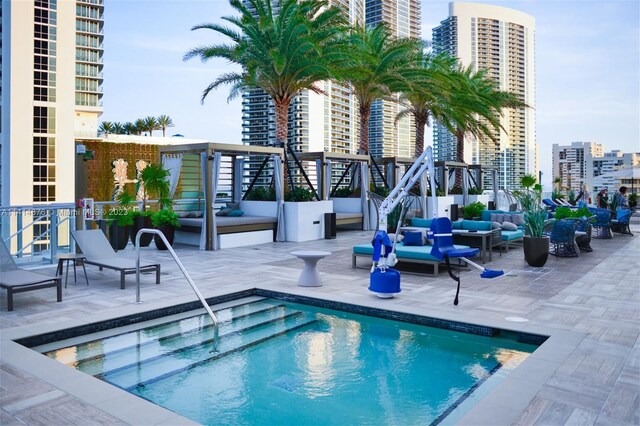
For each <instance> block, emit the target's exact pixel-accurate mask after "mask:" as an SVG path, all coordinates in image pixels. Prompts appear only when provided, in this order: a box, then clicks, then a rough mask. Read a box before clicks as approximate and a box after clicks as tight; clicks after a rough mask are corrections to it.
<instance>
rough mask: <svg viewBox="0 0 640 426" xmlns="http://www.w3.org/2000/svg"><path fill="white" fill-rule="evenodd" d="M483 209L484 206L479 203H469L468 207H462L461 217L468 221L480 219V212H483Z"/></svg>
mask: <svg viewBox="0 0 640 426" xmlns="http://www.w3.org/2000/svg"><path fill="white" fill-rule="evenodd" d="M484 208H485V205H484V204H483V203H481V202H479V201H476V202H475V203H471V204H469V205H468V206H464V207H463V208H462V217H464V218H465V219H469V220H472V219H474V218H476V217H480V216H482V211H483V210H484Z"/></svg>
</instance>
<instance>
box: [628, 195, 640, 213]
mask: <svg viewBox="0 0 640 426" xmlns="http://www.w3.org/2000/svg"><path fill="white" fill-rule="evenodd" d="M637 205H638V194H637V193H636V192H634V193H632V194H630V195H629V208H632V209H633V208H635V207H636V206H637Z"/></svg>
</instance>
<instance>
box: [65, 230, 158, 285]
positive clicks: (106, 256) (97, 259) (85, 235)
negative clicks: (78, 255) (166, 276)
mask: <svg viewBox="0 0 640 426" xmlns="http://www.w3.org/2000/svg"><path fill="white" fill-rule="evenodd" d="M71 235H73V238H74V239H75V240H76V243H78V247H80V250H82V254H84V255H85V256H86V258H87V260H86V261H85V263H86V264H87V265H95V266H98V267H99V268H100V270H101V271H102V268H107V269H114V270H116V271H119V272H120V288H121V289H124V277H125V275H131V274H135V273H136V261H135V259H133V257H125V256H119V255H118V254H117V253H116V252H115V251H113V247H111V244H109V241H108V240H107V237H106V236H105V235H104V234H103V233H102V231H100V230H99V229H92V230H87V231H72V232H71ZM149 271H155V272H156V284H160V264H159V263H143V262H142V261H141V262H140V272H149Z"/></svg>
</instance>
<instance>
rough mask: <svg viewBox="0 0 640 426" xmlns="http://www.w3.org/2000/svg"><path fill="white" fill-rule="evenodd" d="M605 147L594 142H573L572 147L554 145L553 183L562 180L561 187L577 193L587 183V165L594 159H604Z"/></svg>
mask: <svg viewBox="0 0 640 426" xmlns="http://www.w3.org/2000/svg"><path fill="white" fill-rule="evenodd" d="M603 155H604V147H603V146H602V145H600V144H597V143H594V142H572V143H571V145H559V144H557V143H554V144H553V182H554V185H555V181H556V179H557V178H560V179H561V182H560V183H559V184H560V187H561V188H563V189H565V188H566V189H567V190H572V191H575V192H576V193H577V192H579V191H580V190H581V189H582V184H583V183H586V181H587V178H588V176H589V175H588V174H587V167H588V166H587V164H588V163H589V159H590V158H593V157H602V156H603Z"/></svg>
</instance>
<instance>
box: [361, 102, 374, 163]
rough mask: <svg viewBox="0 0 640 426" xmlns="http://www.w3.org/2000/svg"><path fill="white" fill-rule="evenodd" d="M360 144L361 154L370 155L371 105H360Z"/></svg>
mask: <svg viewBox="0 0 640 426" xmlns="http://www.w3.org/2000/svg"><path fill="white" fill-rule="evenodd" d="M359 112H360V144H359V146H358V153H359V154H364V155H366V154H369V119H370V117H371V104H365V105H360V108H359Z"/></svg>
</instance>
